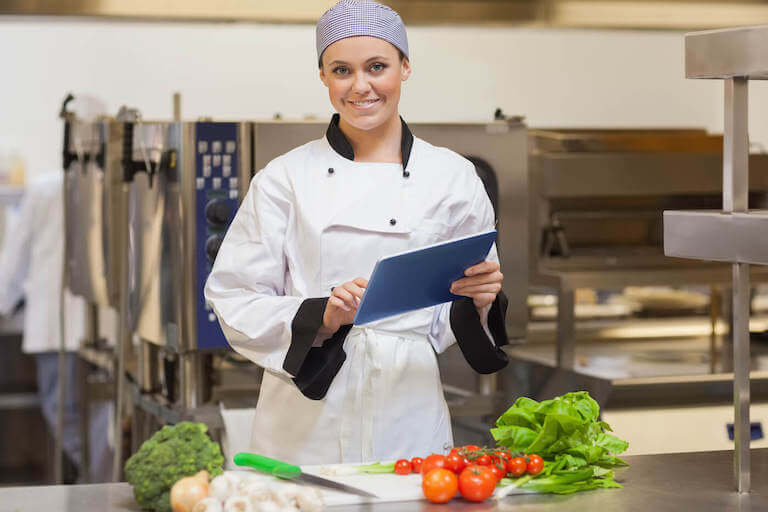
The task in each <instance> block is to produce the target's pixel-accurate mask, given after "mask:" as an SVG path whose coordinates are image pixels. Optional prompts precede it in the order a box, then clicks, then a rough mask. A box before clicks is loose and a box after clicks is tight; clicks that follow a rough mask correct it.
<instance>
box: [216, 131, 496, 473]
mask: <svg viewBox="0 0 768 512" xmlns="http://www.w3.org/2000/svg"><path fill="white" fill-rule="evenodd" d="M334 121H335V122H336V123H338V117H335V118H334ZM333 129H334V123H333V121H332V123H331V127H330V128H329V134H330V132H331V131H332V130H333ZM403 129H404V130H408V129H407V126H406V125H405V123H403ZM340 133H341V132H340V130H338V128H336V137H337V138H338V136H339V134H340ZM407 133H408V135H409V136H410V131H407ZM342 137H343V136H342ZM411 140H412V144H410V147H409V148H408V153H407V154H406V153H404V158H403V161H404V162H406V166H407V167H406V170H404V168H403V165H401V164H392V163H368V162H355V161H353V160H352V155H349V154H348V155H346V157H345V156H343V155H342V154H340V153H339V151H341V152H342V153H344V152H345V151H344V148H343V147H342V148H341V149H339V147H335V146H334V145H332V143H331V142H332V141H333V139H332V137H331V136H330V135H328V136H327V137H326V138H323V139H319V140H315V141H312V142H309V143H307V144H305V145H303V146H301V147H299V148H296V149H294V150H293V151H290V152H289V153H286V154H284V155H282V156H280V157H278V158H276V159H275V160H273V161H272V162H270V163H269V164H267V166H266V167H265V168H264V169H263V170H261V171H260V172H259V173H257V174H256V176H255V177H254V178H253V180H252V182H251V185H250V189H249V191H248V193H247V194H246V196H245V198H244V199H243V203H242V204H241V206H240V209H239V210H238V212H237V214H236V216H235V218H234V220H233V222H232V224H231V226H230V228H229V230H228V232H227V235H226V237H225V239H224V242H223V244H222V246H221V249H220V251H219V253H218V255H217V257H216V261H215V263H214V266H213V269H212V272H211V274H210V276H209V278H208V281H207V283H206V288H205V295H206V298H207V300H208V302H209V304H210V305H211V306H212V307H213V309H214V311H215V312H216V314H217V316H218V318H219V321H220V324H221V327H222V329H223V331H224V334H225V335H226V337H227V340H228V341H229V343H230V345H231V346H232V348H234V349H235V350H236V351H237V352H238V353H240V354H242V355H243V356H245V357H247V358H248V359H250V360H251V361H253V362H255V363H256V364H258V365H259V366H262V367H263V368H264V369H265V370H266V371H265V373H264V377H263V381H262V385H261V392H260V395H259V401H258V405H257V409H256V415H255V420H254V427H253V437H252V443H251V450H252V451H253V452H255V453H260V454H264V455H267V456H271V457H274V458H277V459H280V460H285V461H290V462H292V463H298V464H321V463H334V462H360V461H374V460H394V459H396V458H400V457H411V456H415V455H421V454H428V453H431V452H440V451H442V450H443V449H444V446H445V445H450V444H452V433H451V424H450V416H449V413H448V408H447V406H446V403H445V399H444V397H443V391H442V386H441V382H440V376H439V372H438V366H437V359H436V353H440V352H442V351H444V350H445V349H446V348H447V347H449V346H450V345H452V344H453V343H455V342H456V340H457V338H456V334H455V333H454V329H453V328H452V327H451V325H452V319H451V317H452V316H453V315H454V313H453V312H452V307H451V304H450V303H448V304H443V305H440V306H435V307H431V308H424V309H421V310H418V311H413V312H410V313H406V314H402V315H399V316H395V317H391V318H386V319H382V320H379V321H376V322H373V323H370V324H366V325H365V327H362V328H361V327H352V326H344V327H342V328H341V329H340V330H339V332H337V333H336V335H334V336H333V337H331V338H330V339H328V340H323V339H322V337H316V334H317V329H318V328H319V327H320V325H321V324H322V314H323V311H324V307H325V302H326V301H327V298H328V296H329V295H330V291H331V288H332V287H334V286H337V285H340V284H342V283H344V282H347V281H351V280H352V279H354V278H356V277H364V278H368V277H370V274H371V272H372V270H373V267H374V265H375V263H376V260H377V258H379V257H380V256H382V255H387V254H391V253H396V252H400V251H404V250H408V249H414V248H418V247H421V246H424V245H428V244H432V243H435V242H438V241H441V240H448V239H451V238H456V237H460V236H464V235H469V234H474V233H477V232H481V231H486V230H489V229H493V227H494V224H495V223H494V215H493V209H492V206H491V203H490V200H489V199H488V196H487V194H486V192H485V189H484V187H483V184H482V182H481V180H480V179H479V178H478V176H477V174H476V173H475V169H474V167H473V165H472V164H471V163H470V162H469V161H468V160H466V159H464V158H462V157H461V156H459V155H458V154H456V153H454V152H452V151H450V150H448V149H445V148H438V147H435V146H432V145H431V144H429V143H427V142H425V141H423V140H421V139H418V138H413V137H412V136H411ZM343 142H344V141H342V145H343ZM337 143H338V141H337ZM347 144H348V143H347ZM347 151H351V147H347ZM489 259H494V260H497V254H496V249H495V247H494V248H493V249H492V250H491V254H490V256H489ZM466 300H467V301H468V303H469V305H470V306H471V308H470V309H471V312H470V314H474V315H475V317H477V312H476V311H475V310H474V306H472V301H471V299H466ZM465 310H466V308H465ZM502 316H503V313H502ZM459 323H461V322H459ZM476 323H477V324H478V328H479V321H477V322H476ZM501 323H502V325H503V318H502V321H501ZM501 329H502V330H503V327H501ZM492 330H494V329H492ZM486 332H488V331H487V330H485V331H484V330H483V329H482V328H481V329H480V331H479V335H478V331H477V330H474V331H472V333H474V339H472V340H468V341H467V343H465V346H467V347H469V346H470V345H474V346H476V347H480V348H481V350H484V351H485V352H488V353H491V354H492V359H503V361H502V364H501V366H503V365H504V364H506V357H505V356H503V353H502V352H501V350H500V349H499V348H498V346H497V345H501V344H504V343H506V337H505V335H504V339H503V341H497V342H494V340H492V339H489V338H488V336H487V335H486ZM495 332H497V333H498V332H499V331H498V327H497V329H495ZM468 337H470V336H465V338H468ZM483 345H484V347H483ZM462 350H463V351H464V352H465V355H467V350H464V347H462ZM472 350H474V349H470V352H471V351H472ZM328 354H330V355H328ZM485 355H487V354H485ZM480 359H482V357H481V358H480ZM468 360H470V358H469V357H468ZM494 364H496V362H493V364H492V365H491V366H493V365H494ZM478 366H481V367H482V366H484V365H483V364H479V365H478ZM499 367H500V366H498V365H497V366H496V367H493V368H490V367H489V368H480V371H483V372H484V373H489V372H490V371H495V370H497V369H499ZM476 369H477V368H476ZM302 374H308V375H309V377H306V375H302Z"/></svg>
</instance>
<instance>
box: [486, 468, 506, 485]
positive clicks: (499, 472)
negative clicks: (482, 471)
mask: <svg viewBox="0 0 768 512" xmlns="http://www.w3.org/2000/svg"><path fill="white" fill-rule="evenodd" d="M485 467H487V468H488V469H490V470H491V473H493V476H494V477H496V481H497V482H499V481H501V479H502V478H504V475H506V474H507V472H506V471H504V470H502V469H501V468H500V467H499V466H497V465H496V464H491V465H490V466H485Z"/></svg>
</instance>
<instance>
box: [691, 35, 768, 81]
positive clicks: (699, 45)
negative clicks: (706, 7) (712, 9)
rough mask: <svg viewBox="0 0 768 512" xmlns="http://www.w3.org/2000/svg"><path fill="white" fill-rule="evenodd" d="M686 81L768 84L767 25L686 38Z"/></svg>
mask: <svg viewBox="0 0 768 512" xmlns="http://www.w3.org/2000/svg"><path fill="white" fill-rule="evenodd" d="M685 77H686V78H721V79H723V78H732V77H743V78H748V79H749V80H768V25H760V26H755V27H740V28H733V29H723V30H706V31H702V32H691V33H690V34H686V36H685Z"/></svg>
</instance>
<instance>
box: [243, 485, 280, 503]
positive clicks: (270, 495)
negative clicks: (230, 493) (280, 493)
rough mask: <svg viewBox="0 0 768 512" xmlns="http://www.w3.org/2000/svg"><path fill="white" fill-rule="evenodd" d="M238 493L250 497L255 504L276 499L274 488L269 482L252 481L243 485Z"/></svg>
mask: <svg viewBox="0 0 768 512" xmlns="http://www.w3.org/2000/svg"><path fill="white" fill-rule="evenodd" d="M238 494H239V495H240V496H243V497H245V498H248V499H249V500H250V501H251V503H253V504H254V505H255V504H256V503H259V502H262V501H274V499H275V492H274V489H273V488H272V486H271V485H270V484H269V483H267V482H251V483H250V484H248V485H246V486H245V487H242V488H241V489H240V490H239V491H238Z"/></svg>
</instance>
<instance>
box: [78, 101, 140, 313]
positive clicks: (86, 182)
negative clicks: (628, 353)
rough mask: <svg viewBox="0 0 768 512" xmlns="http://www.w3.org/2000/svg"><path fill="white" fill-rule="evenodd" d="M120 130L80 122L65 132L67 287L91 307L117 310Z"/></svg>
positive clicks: (103, 123)
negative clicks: (105, 307)
mask: <svg viewBox="0 0 768 512" xmlns="http://www.w3.org/2000/svg"><path fill="white" fill-rule="evenodd" d="M121 155H122V124H121V123H117V122H114V121H110V120H108V119H105V120H100V121H83V120H79V119H77V118H76V117H74V116H72V115H71V114H70V115H69V116H68V117H67V118H66V119H65V127H64V155H63V156H64V162H63V168H64V191H65V192H64V193H65V201H64V204H65V212H66V215H65V218H66V228H65V229H66V232H67V243H66V248H65V254H66V256H65V257H66V266H67V278H68V279H67V285H68V287H69V289H70V290H71V291H72V293H74V294H76V295H80V296H82V297H83V298H85V299H86V300H87V301H89V302H91V303H93V304H99V305H102V306H107V307H110V306H111V307H117V305H118V301H119V289H120V285H119V279H120V272H119V269H120V265H121V261H122V259H123V258H124V253H125V250H124V247H123V246H122V239H123V237H122V236H121V233H122V232H121V225H122V222H121V221H122V219H121V218H120V212H121V210H122V209H121V200H122V191H121V183H122V180H121V176H122V172H121V167H120V160H121Z"/></svg>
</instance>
